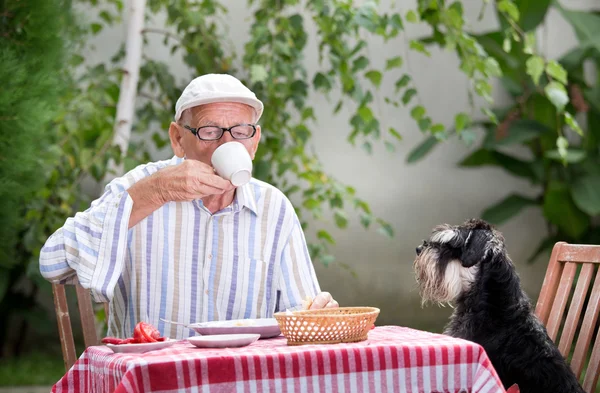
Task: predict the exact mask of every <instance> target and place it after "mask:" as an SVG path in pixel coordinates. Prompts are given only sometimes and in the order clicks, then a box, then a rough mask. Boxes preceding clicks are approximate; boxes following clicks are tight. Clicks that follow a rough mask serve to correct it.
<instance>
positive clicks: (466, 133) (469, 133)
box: [459, 129, 477, 146]
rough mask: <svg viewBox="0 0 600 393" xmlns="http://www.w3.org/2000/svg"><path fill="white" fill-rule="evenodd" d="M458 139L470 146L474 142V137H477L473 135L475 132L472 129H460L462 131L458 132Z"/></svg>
mask: <svg viewBox="0 0 600 393" xmlns="http://www.w3.org/2000/svg"><path fill="white" fill-rule="evenodd" d="M459 136H460V139H461V140H462V141H463V142H464V143H465V144H466V145H467V146H471V145H472V144H473V142H475V139H476V138H477V135H475V132H474V131H473V130H469V129H466V130H462V132H461V133H460V135H459Z"/></svg>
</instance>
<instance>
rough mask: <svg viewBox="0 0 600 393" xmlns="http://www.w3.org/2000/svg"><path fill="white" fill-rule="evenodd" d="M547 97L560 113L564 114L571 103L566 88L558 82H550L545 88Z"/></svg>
mask: <svg viewBox="0 0 600 393" xmlns="http://www.w3.org/2000/svg"><path fill="white" fill-rule="evenodd" d="M544 92H546V96H547V97H548V99H549V100H550V102H551V103H552V104H553V105H554V106H555V107H556V109H557V110H558V111H559V112H562V111H563V109H564V108H565V105H567V103H568V102H569V96H568V95H567V90H566V89H565V87H564V86H563V85H562V84H560V83H558V82H550V83H548V84H547V85H546V87H545V88H544Z"/></svg>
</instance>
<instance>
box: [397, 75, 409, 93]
mask: <svg viewBox="0 0 600 393" xmlns="http://www.w3.org/2000/svg"><path fill="white" fill-rule="evenodd" d="M408 82H410V76H408V75H406V74H404V75H402V78H400V79H398V80H397V81H396V93H397V92H398V91H400V89H402V88H404V87H406V86H407V85H408Z"/></svg>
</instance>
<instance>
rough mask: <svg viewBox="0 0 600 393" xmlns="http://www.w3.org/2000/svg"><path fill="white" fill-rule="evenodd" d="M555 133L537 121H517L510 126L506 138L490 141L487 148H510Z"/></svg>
mask: <svg viewBox="0 0 600 393" xmlns="http://www.w3.org/2000/svg"><path fill="white" fill-rule="evenodd" d="M492 132H495V131H492ZM553 132H554V131H553V130H551V129H550V128H549V127H546V126H545V125H543V124H542V123H540V122H539V121H536V120H516V121H513V122H512V123H511V124H510V127H509V128H508V132H507V134H506V136H505V137H503V138H502V139H500V140H491V141H488V143H487V144H486V147H488V148H491V147H493V146H510V145H516V144H521V143H526V142H529V141H531V140H533V139H536V138H540V137H543V136H544V135H547V134H551V133H553Z"/></svg>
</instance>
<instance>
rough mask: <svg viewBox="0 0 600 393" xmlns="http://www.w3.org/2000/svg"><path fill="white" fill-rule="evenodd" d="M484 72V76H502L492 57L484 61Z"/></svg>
mask: <svg viewBox="0 0 600 393" xmlns="http://www.w3.org/2000/svg"><path fill="white" fill-rule="evenodd" d="M485 71H486V74H487V75H489V76H495V77H499V76H502V69H501V68H500V64H499V63H498V61H497V60H496V59H494V58H493V57H488V58H487V59H485Z"/></svg>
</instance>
